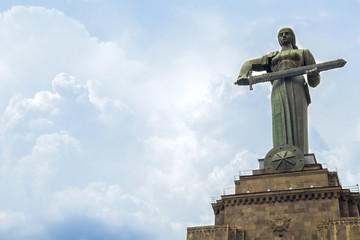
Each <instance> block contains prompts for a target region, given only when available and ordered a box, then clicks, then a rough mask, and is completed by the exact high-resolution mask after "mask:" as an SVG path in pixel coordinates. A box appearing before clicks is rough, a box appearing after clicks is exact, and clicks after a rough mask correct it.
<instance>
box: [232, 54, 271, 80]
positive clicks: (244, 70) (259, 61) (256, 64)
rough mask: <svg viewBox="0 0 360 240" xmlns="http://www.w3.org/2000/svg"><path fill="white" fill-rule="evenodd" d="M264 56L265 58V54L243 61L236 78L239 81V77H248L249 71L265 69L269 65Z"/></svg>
mask: <svg viewBox="0 0 360 240" xmlns="http://www.w3.org/2000/svg"><path fill="white" fill-rule="evenodd" d="M265 58H267V55H265V56H263V57H261V58H255V59H251V60H248V61H246V62H244V64H243V65H242V67H241V70H240V74H239V77H238V79H237V80H238V81H239V80H241V79H248V76H249V73H250V72H251V71H265V70H267V69H268V67H269V65H268V61H267V59H265Z"/></svg>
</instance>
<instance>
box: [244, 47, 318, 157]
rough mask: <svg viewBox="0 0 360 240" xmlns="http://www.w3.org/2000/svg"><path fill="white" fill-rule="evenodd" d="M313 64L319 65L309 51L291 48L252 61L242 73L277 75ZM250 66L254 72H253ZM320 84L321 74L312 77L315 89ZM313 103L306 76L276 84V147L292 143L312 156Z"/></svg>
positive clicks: (273, 100) (273, 101) (273, 106)
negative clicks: (309, 113)
mask: <svg viewBox="0 0 360 240" xmlns="http://www.w3.org/2000/svg"><path fill="white" fill-rule="evenodd" d="M311 64H315V59H314V57H313V56H312V55H311V53H310V51H309V50H298V49H291V50H285V51H281V52H272V53H270V54H267V55H265V56H263V57H262V58H258V59H253V60H250V61H248V62H247V63H246V64H245V66H244V67H243V68H242V71H247V70H255V71H261V70H266V71H268V72H276V71H281V70H285V69H289V68H295V67H300V66H305V65H311ZM246 66H248V67H246ZM250 66H251V69H249V68H250ZM241 74H247V73H244V72H243V73H241ZM319 82H320V76H319V74H318V73H315V74H312V75H310V74H309V75H308V83H309V85H310V86H312V87H315V86H317V85H318V84H319ZM309 104H310V95H309V88H308V85H307V83H306V81H305V79H304V77H303V76H296V77H289V78H284V79H278V80H275V81H273V82H272V91H271V112H272V133H273V147H277V146H280V145H283V144H291V145H294V146H297V147H298V148H300V150H302V151H303V153H305V154H306V153H308V151H309V149H308V148H309V147H308V145H309V144H308V116H307V111H308V110H307V107H308V105H309Z"/></svg>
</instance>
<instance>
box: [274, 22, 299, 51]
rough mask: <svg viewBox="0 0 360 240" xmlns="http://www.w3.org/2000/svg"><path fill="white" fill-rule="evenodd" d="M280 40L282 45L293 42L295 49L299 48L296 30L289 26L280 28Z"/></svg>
mask: <svg viewBox="0 0 360 240" xmlns="http://www.w3.org/2000/svg"><path fill="white" fill-rule="evenodd" d="M278 41H279V44H280V46H283V45H285V44H286V45H287V44H291V45H292V47H293V49H298V47H297V46H296V39H295V33H294V31H293V30H292V29H291V28H289V27H284V28H282V29H280V30H279V33H278Z"/></svg>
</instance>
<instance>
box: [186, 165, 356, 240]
mask: <svg viewBox="0 0 360 240" xmlns="http://www.w3.org/2000/svg"><path fill="white" fill-rule="evenodd" d="M315 162H316V161H315ZM359 203H360V196H359V193H353V192H350V190H348V189H343V188H342V187H341V185H340V183H339V178H338V175H337V173H336V172H330V171H328V170H327V169H322V167H321V165H319V164H316V163H314V164H306V165H305V167H304V169H303V170H302V171H298V172H286V173H272V174H266V173H264V171H262V170H261V169H259V170H256V171H253V175H250V176H240V178H239V180H236V181H235V194H232V195H223V196H221V199H220V200H217V201H216V202H215V203H213V204H212V208H213V210H214V214H215V224H214V226H207V227H196V228H188V235H187V240H213V239H214V240H215V239H216V240H240V239H246V240H262V239H282V240H283V239H294V240H299V239H300V240H301V239H304V240H309V239H314V240H315V239H319V240H325V239H326V240H327V239H342V240H348V239H360V235H359V234H360V224H359V222H360V218H359ZM224 227H225V228H226V227H227V228H229V229H236V231H235V230H234V231H233V234H232V235H229V234H227V235H226V234H223V235H221V234H218V235H216V234H215V233H216V231H217V230H216V229H221V228H224ZM206 229H211V230H212V231H214V233H213V234H207V235H206V234H205V230H206ZM195 230H196V231H195ZM194 231H195V232H196V233H197V234H195V232H194ZM202 231H203V232H202ZM218 232H219V231H218ZM334 236H335V238H334ZM349 236H350V237H349ZM354 236H356V237H355V238H354ZM336 237H337V238H336Z"/></svg>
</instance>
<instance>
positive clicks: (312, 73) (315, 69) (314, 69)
mask: <svg viewBox="0 0 360 240" xmlns="http://www.w3.org/2000/svg"><path fill="white" fill-rule="evenodd" d="M306 74H307V75H317V74H319V71H318V69H317V68H316V67H315V68H313V69H311V70H308V71H306Z"/></svg>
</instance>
